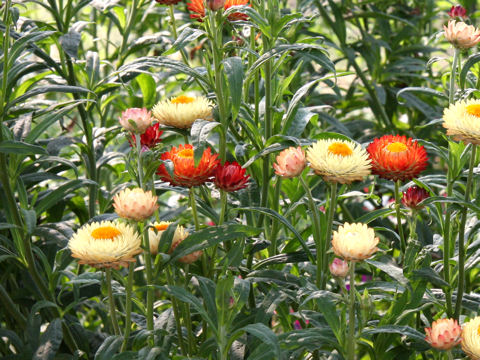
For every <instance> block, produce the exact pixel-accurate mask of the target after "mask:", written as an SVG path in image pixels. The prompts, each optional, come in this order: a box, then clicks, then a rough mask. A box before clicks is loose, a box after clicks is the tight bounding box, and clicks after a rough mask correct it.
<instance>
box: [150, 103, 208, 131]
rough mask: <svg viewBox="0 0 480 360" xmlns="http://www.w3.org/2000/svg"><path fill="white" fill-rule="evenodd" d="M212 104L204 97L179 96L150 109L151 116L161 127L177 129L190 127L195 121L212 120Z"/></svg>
mask: <svg viewBox="0 0 480 360" xmlns="http://www.w3.org/2000/svg"><path fill="white" fill-rule="evenodd" d="M212 107H213V103H212V102H211V101H210V100H208V99H207V98H204V97H190V96H185V95H181V96H178V97H176V98H173V99H169V100H163V101H160V102H159V103H158V104H157V105H155V106H154V107H153V109H152V112H153V116H154V117H155V118H156V119H157V120H158V122H159V123H160V124H162V125H167V126H173V127H176V128H179V129H187V128H190V127H192V124H193V123H194V122H195V120H197V119H200V120H208V121H211V120H213V116H212Z"/></svg>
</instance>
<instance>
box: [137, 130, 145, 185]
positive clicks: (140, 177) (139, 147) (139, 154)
mask: <svg viewBox="0 0 480 360" xmlns="http://www.w3.org/2000/svg"><path fill="white" fill-rule="evenodd" d="M135 144H136V147H137V157H138V161H137V167H138V186H140V187H141V188H142V189H143V185H144V184H143V164H142V145H141V142H140V135H139V134H137V133H135Z"/></svg>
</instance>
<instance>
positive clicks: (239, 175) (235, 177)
mask: <svg viewBox="0 0 480 360" xmlns="http://www.w3.org/2000/svg"><path fill="white" fill-rule="evenodd" d="M245 172H246V169H242V167H241V166H240V164H239V163H237V162H236V161H234V162H232V163H229V162H228V161H226V162H225V164H223V165H219V166H218V167H217V170H216V171H215V178H214V180H213V182H214V184H215V186H216V187H217V188H219V189H222V190H224V191H226V192H233V191H237V190H240V189H244V188H246V187H247V186H248V179H249V178H250V175H245Z"/></svg>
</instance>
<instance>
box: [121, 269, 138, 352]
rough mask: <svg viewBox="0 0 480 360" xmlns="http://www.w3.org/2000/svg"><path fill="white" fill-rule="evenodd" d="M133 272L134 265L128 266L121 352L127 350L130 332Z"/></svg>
mask: <svg viewBox="0 0 480 360" xmlns="http://www.w3.org/2000/svg"><path fill="white" fill-rule="evenodd" d="M134 270H135V263H133V262H131V263H129V264H128V279H127V288H126V294H125V330H124V332H123V344H122V352H124V351H125V350H127V345H128V338H129V337H130V331H131V330H132V288H133V272H134Z"/></svg>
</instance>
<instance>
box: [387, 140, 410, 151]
mask: <svg viewBox="0 0 480 360" xmlns="http://www.w3.org/2000/svg"><path fill="white" fill-rule="evenodd" d="M387 150H388V151H390V152H393V153H399V152H402V151H405V150H407V145H405V144H404V143H401V142H394V143H391V144H388V146H387Z"/></svg>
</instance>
